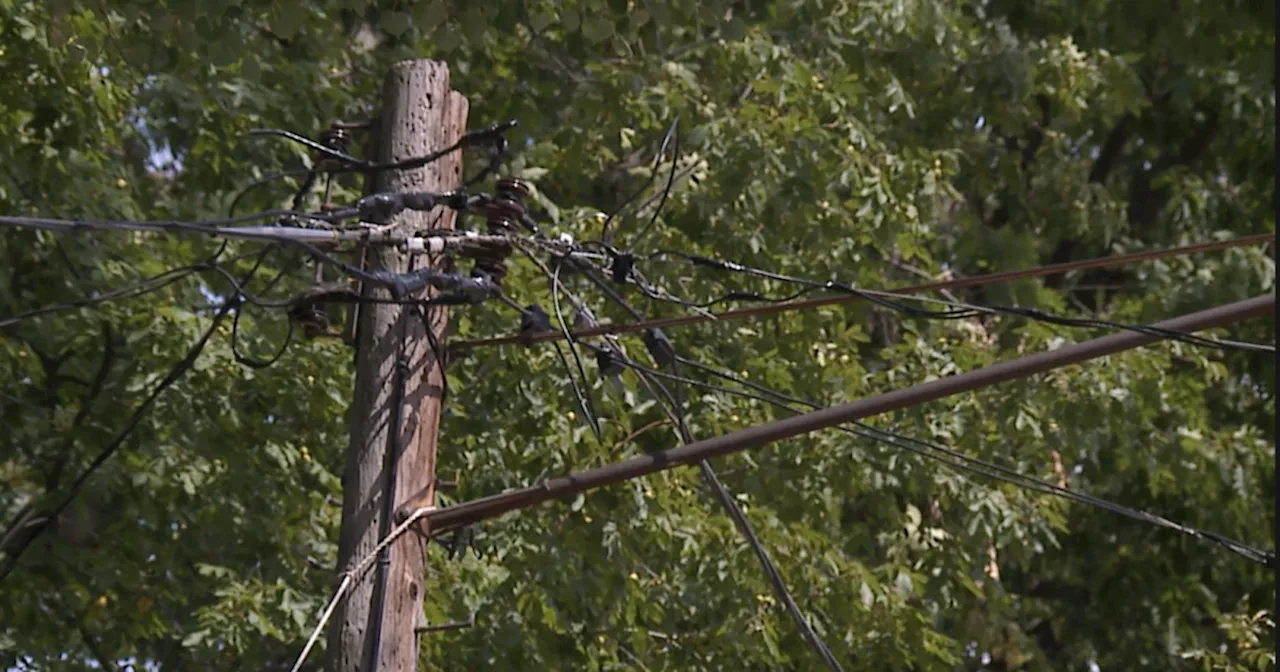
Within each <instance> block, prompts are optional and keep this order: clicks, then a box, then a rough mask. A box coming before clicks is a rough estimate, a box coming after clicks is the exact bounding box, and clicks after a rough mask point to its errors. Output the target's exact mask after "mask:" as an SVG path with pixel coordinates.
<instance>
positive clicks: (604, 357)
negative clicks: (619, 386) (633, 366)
mask: <svg viewBox="0 0 1280 672" xmlns="http://www.w3.org/2000/svg"><path fill="white" fill-rule="evenodd" d="M596 368H597V369H599V370H600V375H601V376H604V377H609V378H612V377H615V376H620V375H622V372H623V371H624V370H625V369H626V365H625V364H624V363H623V362H622V358H621V357H619V356H618V354H617V353H616V352H614V351H613V350H610V349H607V348H600V349H598V350H596Z"/></svg>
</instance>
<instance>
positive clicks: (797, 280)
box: [658, 251, 1276, 353]
mask: <svg viewBox="0 0 1280 672" xmlns="http://www.w3.org/2000/svg"><path fill="white" fill-rule="evenodd" d="M658 254H672V255H678V256H680V257H683V258H685V259H686V260H687V261H688V262H689V263H690V264H692V265H694V266H700V267H703V268H713V269H716V270H724V271H730V272H734V273H741V274H744V275H751V276H755V277H760V278H765V279H768V280H777V281H780V282H787V283H791V284H797V285H802V286H804V287H806V288H807V289H809V290H822V291H833V292H840V293H843V294H848V295H851V296H858V297H861V298H863V299H865V300H867V301H871V302H873V303H876V304H878V305H881V306H884V307H886V308H889V309H890V310H895V311H898V312H901V313H905V314H907V315H909V316H912V317H921V318H925V319H941V320H957V319H967V318H972V317H976V316H978V315H979V314H982V313H986V314H989V315H1014V316H1018V317H1026V318H1030V319H1033V320H1037V321H1040V322H1049V323H1052V324H1058V325H1063V326H1070V327H1086V328H1104V329H1123V330H1126V331H1136V332H1139V333H1145V334H1151V335H1154V336H1159V337H1161V338H1166V339H1169V340H1174V341H1180V342H1183V343H1188V344H1190V345H1198V346H1205V347H1212V348H1218V349H1220V350H1248V351H1253V352H1272V353H1274V352H1275V351H1276V349H1275V346H1267V345H1258V344H1255V343H1241V342H1238V341H1227V340H1220V339H1213V338H1205V337H1202V336H1196V335H1193V334H1184V333H1180V332H1176V331H1171V330H1168V329H1160V328H1157V327H1152V326H1146V325H1135V324H1125V323H1122V322H1114V321H1111V320H1098V319H1092V318H1085V319H1081V318H1072V317H1063V316H1061V315H1053V314H1051V313H1046V312H1044V311H1042V310H1037V309H1034V308H1022V307H1014V306H978V305H974V304H969V303H962V302H959V301H952V300H945V299H935V298H931V297H918V296H908V295H906V294H904V293H901V292H897V293H895V292H884V291H876V290H868V289H857V288H854V287H852V286H850V285H848V284H846V283H843V282H839V281H835V280H828V281H825V282H824V281H818V280H810V279H807V278H801V277H796V276H791V275H785V274H782V273H775V272H773V271H765V270H761V269H758V268H752V267H750V266H744V265H742V264H738V263H735V262H732V261H724V260H721V259H712V258H710V257H704V256H702V255H697V254H686V253H683V252H673V251H662V252H659V253H658ZM900 299H907V300H913V301H922V302H928V303H936V304H941V305H945V306H949V307H950V309H949V310H944V311H928V310H922V309H919V308H914V307H912V306H909V305H907V304H904V303H902V302H901V301H900ZM677 302H679V303H683V304H685V305H691V304H688V303H687V302H684V301H680V300H678V299H677Z"/></svg>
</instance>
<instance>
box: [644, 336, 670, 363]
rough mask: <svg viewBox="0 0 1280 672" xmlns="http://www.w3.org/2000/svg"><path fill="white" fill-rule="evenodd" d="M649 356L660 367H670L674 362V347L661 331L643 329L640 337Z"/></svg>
mask: <svg viewBox="0 0 1280 672" xmlns="http://www.w3.org/2000/svg"><path fill="white" fill-rule="evenodd" d="M641 340H643V341H644V347H645V349H647V350H648V351H649V356H650V357H652V358H653V361H655V362H657V363H658V364H659V365H660V366H671V365H672V364H673V363H675V361H676V347H675V346H674V345H672V343H671V339H670V338H667V335H666V334H665V333H663V331H662V330H661V329H645V330H644V333H643V334H642V335H641Z"/></svg>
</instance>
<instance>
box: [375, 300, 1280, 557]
mask: <svg viewBox="0 0 1280 672" xmlns="http://www.w3.org/2000/svg"><path fill="white" fill-rule="evenodd" d="M1275 304H1276V297H1275V295H1274V294H1267V295H1264V296H1257V297H1254V298H1252V299H1246V300H1244V301H1238V302H1236V303H1232V304H1228V305H1225V306H1219V307H1217V308H1211V309H1209V310H1203V311H1200V312H1197V313H1191V314H1189V315H1183V316H1181V317H1176V318H1173V319H1171V320H1165V321H1163V322H1158V323H1156V324H1155V325H1154V326H1156V327H1160V328H1162V329H1170V330H1175V331H1183V332H1195V331H1202V330H1205V329H1211V328H1214V327H1221V326H1225V325H1228V324H1234V323H1236V322H1240V321H1243V320H1247V319H1250V318H1253V317H1258V316H1261V315H1265V314H1267V313H1270V312H1273V311H1274V310H1275ZM1157 340H1160V339H1159V337H1157V336H1151V335H1148V334H1141V333H1136V332H1124V333H1120V334H1113V335H1110V336H1103V337H1102V338H1095V339H1093V340H1089V341H1085V342H1083V343H1077V344H1075V345H1069V346H1066V347H1063V348H1059V349H1057V350H1049V351H1045V352H1039V353H1036V354H1034V355H1028V356H1026V357H1019V358H1018V359H1013V360H1009V361H1006V362H1000V363H998V364H994V365H992V366H988V367H986V368H983V369H978V370H976V371H969V372H967V373H961V374H957V375H954V376H948V377H946V378H939V379H937V380H932V381H929V382H927V383H921V384H919V385H913V386H911V387H907V388H904V389H900V390H894V391H892V392H888V393H886V394H882V395H879V396H875V397H870V398H867V399H859V400H858V401H853V402H849V403H847V404H841V405H839V406H832V407H830V408H824V409H820V410H817V411H813V412H810V413H805V414H802V415H796V416H792V417H790V418H785V419H782V420H776V421H774V422H770V423H766V424H763V425H757V426H755V427H749V428H747V429H743V430H739V431H736V432H732V433H729V434H723V435H720V436H717V437H714V438H710V439H703V440H702V441H696V442H694V443H690V444H687V445H684V446H681V447H679V448H672V449H670V450H664V451H662V452H659V453H650V454H648V455H643V456H640V457H634V458H632V459H629V460H626V461H623V462H618V463H615V464H611V465H607V466H604V467H598V468H596V469H589V470H587V471H582V472H578V473H576V474H570V475H568V476H561V477H559V478H554V479H551V480H549V481H545V482H543V483H541V484H538V485H535V486H530V487H527V488H521V489H518V490H511V491H508V492H504V493H501V494H497V495H492V496H490V497H482V498H480V499H474V500H471V501H468V502H463V503H461V504H456V505H454V506H450V507H447V508H443V509H437V510H435V511H431V512H430V513H428V514H427V515H426V516H425V518H424V520H423V528H424V529H423V530H422V531H423V532H425V533H427V534H441V533H443V532H448V531H449V530H452V529H455V528H458V527H462V526H465V525H469V524H471V523H475V522H478V521H481V520H486V519H489V518H496V517H498V516H500V515H502V514H504V513H508V512H510V511H515V510H517V509H523V508H528V507H530V506H534V505H536V504H541V503H543V502H547V501H550V500H552V499H558V498H561V497H565V496H568V495H574V494H577V493H580V492H585V491H587V490H592V489H595V488H599V487H603V486H606V485H613V484H615V483H621V482H622V481H626V480H629V479H632V478H638V477H640V476H646V475H648V474H653V473H656V472H659V471H665V470H667V469H671V468H673V467H677V466H681V465H688V464H696V463H698V462H700V461H702V460H706V459H710V458H713V457H719V456H721V455H728V454H730V453H736V452H740V451H744V450H749V449H751V448H758V447H760V446H764V445H766V444H769V443H773V442H775V441H781V440H783V439H789V438H792V437H796V436H800V435H802V434H808V433H809V432H813V431H817V430H819V429H827V428H829V427H834V426H836V425H840V424H844V423H846V422H852V421H854V420H860V419H862V418H866V417H869V416H873V415H879V414H881V413H888V412H890V411H896V410H900V409H903V408H908V407H911V406H918V405H920V404H923V403H926V402H930V401H934V400H937V399H941V398H943V397H948V396H951V395H954V394H960V393H962V392H970V391H973V390H976V389H979V388H982V387H987V386H990V385H995V384H996V383H1002V382H1005V381H1009V380H1015V379H1018V378H1026V377H1028V376H1031V375H1034V374H1037V373H1043V372H1045V371H1049V370H1051V369H1057V368H1061V367H1064V366H1068V365H1071V364H1078V363H1080V362H1084V361H1087V360H1090V359H1096V358H1098V357H1105V356H1107V355H1113V354H1115V353H1118V352H1123V351H1125V350H1131V349H1133V348H1137V347H1140V346H1143V345H1147V344H1149V343H1152V342H1154V341H1157ZM418 507H419V504H418V503H416V502H415V501H412V500H411V501H409V502H408V503H406V504H405V505H404V506H402V507H401V508H400V510H399V511H397V513H396V516H397V519H399V520H402V521H403V520H405V519H407V517H408V516H409V515H412V513H413V512H414V511H415V510H417V509H418Z"/></svg>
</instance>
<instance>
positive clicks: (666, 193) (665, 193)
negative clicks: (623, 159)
mask: <svg viewBox="0 0 1280 672" xmlns="http://www.w3.org/2000/svg"><path fill="white" fill-rule="evenodd" d="M671 128H672V130H673V131H674V132H675V147H674V148H673V150H672V158H671V172H670V173H669V174H668V175H667V185H666V186H665V187H663V189H662V199H661V200H659V201H658V207H656V208H654V209H653V215H652V216H650V217H649V223H648V224H645V225H644V227H643V228H641V229H640V230H639V231H638V232H636V235H635V237H634V238H632V239H631V243H630V244H629V245H627V247H626V249H625V250H623V251H622V253H623V254H631V251H632V250H634V249H635V247H636V245H637V244H638V243H639V242H640V241H641V240H643V239H644V237H645V236H646V235H648V233H649V231H650V230H651V229H653V226H654V225H655V224H657V223H658V214H659V213H661V212H662V208H663V207H664V206H666V204H667V199H668V198H669V197H670V196H671V187H672V186H673V185H674V184H675V182H676V168H677V167H679V165H680V118H679V117H676V120H675V121H673V122H671ZM668 132H670V131H668ZM657 171H658V169H657V166H654V173H657ZM650 183H652V180H650Z"/></svg>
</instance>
